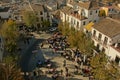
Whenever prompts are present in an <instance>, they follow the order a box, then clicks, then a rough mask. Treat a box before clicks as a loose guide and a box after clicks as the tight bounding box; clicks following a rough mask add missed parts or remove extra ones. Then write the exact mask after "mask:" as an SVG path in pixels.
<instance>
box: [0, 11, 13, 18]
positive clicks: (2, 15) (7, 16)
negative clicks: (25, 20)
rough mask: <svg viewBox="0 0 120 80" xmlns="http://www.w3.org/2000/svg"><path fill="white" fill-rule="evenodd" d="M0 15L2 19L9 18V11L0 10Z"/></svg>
mask: <svg viewBox="0 0 120 80" xmlns="http://www.w3.org/2000/svg"><path fill="white" fill-rule="evenodd" d="M0 16H1V18H3V19H6V18H9V17H10V16H11V13H10V12H0Z"/></svg>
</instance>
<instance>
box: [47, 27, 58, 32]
mask: <svg viewBox="0 0 120 80" xmlns="http://www.w3.org/2000/svg"><path fill="white" fill-rule="evenodd" d="M55 30H57V27H53V28H50V29H49V31H55Z"/></svg>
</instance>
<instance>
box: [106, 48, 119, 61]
mask: <svg viewBox="0 0 120 80" xmlns="http://www.w3.org/2000/svg"><path fill="white" fill-rule="evenodd" d="M108 56H109V57H110V59H111V60H115V58H116V56H118V57H120V52H119V51H117V50H115V49H114V48H113V47H111V46H110V47H109V53H108Z"/></svg>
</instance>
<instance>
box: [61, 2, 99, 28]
mask: <svg viewBox="0 0 120 80" xmlns="http://www.w3.org/2000/svg"><path fill="white" fill-rule="evenodd" d="M98 14H99V6H98V5H97V3H96V2H95V1H85V2H82V1H79V2H74V1H73V0H69V1H68V3H67V6H65V7H63V8H62V9H61V12H60V16H61V20H62V22H65V21H67V22H68V23H69V24H70V25H71V26H73V27H74V28H75V29H77V30H80V28H83V26H85V25H87V24H88V23H90V22H98V21H99V15H98Z"/></svg>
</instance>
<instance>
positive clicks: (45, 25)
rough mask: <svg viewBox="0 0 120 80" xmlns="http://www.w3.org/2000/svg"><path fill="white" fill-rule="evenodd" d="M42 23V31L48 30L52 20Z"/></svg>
mask: <svg viewBox="0 0 120 80" xmlns="http://www.w3.org/2000/svg"><path fill="white" fill-rule="evenodd" d="M41 24H42V27H41V30H42V31H46V30H48V29H49V27H50V21H48V20H44V21H42V22H41Z"/></svg>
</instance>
